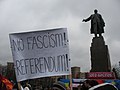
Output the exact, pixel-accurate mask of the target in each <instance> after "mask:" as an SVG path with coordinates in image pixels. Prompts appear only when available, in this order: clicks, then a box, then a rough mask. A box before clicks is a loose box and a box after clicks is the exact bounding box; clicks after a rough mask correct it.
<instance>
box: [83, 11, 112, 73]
mask: <svg viewBox="0 0 120 90" xmlns="http://www.w3.org/2000/svg"><path fill="white" fill-rule="evenodd" d="M90 20H91V29H90V30H91V34H94V35H95V37H93V39H92V43H91V47H90V53H91V70H90V72H109V71H111V62H110V56H109V49H108V46H107V45H105V41H104V38H103V36H102V33H104V27H105V22H104V20H103V18H102V16H101V15H100V14H99V13H98V10H96V9H95V10H94V14H92V15H91V16H90V17H88V18H87V19H83V22H87V21H90Z"/></svg>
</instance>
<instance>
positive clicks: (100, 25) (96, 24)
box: [83, 9, 105, 37]
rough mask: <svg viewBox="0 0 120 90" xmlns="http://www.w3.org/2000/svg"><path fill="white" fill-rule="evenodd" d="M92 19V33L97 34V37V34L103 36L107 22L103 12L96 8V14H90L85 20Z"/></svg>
mask: <svg viewBox="0 0 120 90" xmlns="http://www.w3.org/2000/svg"><path fill="white" fill-rule="evenodd" d="M90 20H91V29H90V30H91V34H95V37H97V34H99V36H102V33H104V27H105V22H104V20H103V18H102V16H101V14H99V13H98V10H97V9H95V10H94V14H92V15H90V17H88V18H87V19H83V22H87V21H90Z"/></svg>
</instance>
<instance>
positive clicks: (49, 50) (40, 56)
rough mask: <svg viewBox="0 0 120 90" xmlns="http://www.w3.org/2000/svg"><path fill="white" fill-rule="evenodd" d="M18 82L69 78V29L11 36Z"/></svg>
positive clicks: (12, 34)
mask: <svg viewBox="0 0 120 90" xmlns="http://www.w3.org/2000/svg"><path fill="white" fill-rule="evenodd" d="M9 37H10V44H11V50H12V55H13V60H14V65H15V72H16V77H17V81H23V80H26V79H33V78H40V77H48V76H58V75H69V74H70V56H69V43H68V41H69V40H68V33H67V29H66V28H57V29H50V30H42V31H32V32H22V33H11V34H9Z"/></svg>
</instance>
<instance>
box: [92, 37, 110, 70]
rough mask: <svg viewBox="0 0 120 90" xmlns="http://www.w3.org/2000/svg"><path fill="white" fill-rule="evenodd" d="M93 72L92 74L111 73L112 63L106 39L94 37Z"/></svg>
mask: <svg viewBox="0 0 120 90" xmlns="http://www.w3.org/2000/svg"><path fill="white" fill-rule="evenodd" d="M90 51H91V70H90V72H110V71H111V63H110V56H109V51H108V46H107V45H105V42H104V38H103V37H102V36H100V37H93V39H92V43H91V47H90Z"/></svg>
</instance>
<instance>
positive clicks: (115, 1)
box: [0, 0, 120, 71]
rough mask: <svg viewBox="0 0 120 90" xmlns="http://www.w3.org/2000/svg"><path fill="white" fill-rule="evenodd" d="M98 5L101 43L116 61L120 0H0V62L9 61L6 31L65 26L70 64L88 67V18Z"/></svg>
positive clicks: (119, 53)
mask: <svg viewBox="0 0 120 90" xmlns="http://www.w3.org/2000/svg"><path fill="white" fill-rule="evenodd" d="M94 9H98V11H99V13H100V14H101V15H102V17H103V19H104V21H105V24H106V26H105V33H104V34H103V36H104V39H105V43H106V45H108V48H109V53H110V60H111V63H112V65H115V64H117V63H118V62H119V61H120V0H0V31H1V32H0V63H1V64H6V63H7V62H9V61H10V62H11V61H13V60H12V54H11V49H10V42H9V33H13V32H22V31H34V30H45V29H52V28H64V27H65V28H67V29H68V35H69V41H70V42H69V45H70V47H69V48H70V56H71V65H72V66H80V67H81V71H89V70H90V64H91V60H90V46H91V41H92V38H93V35H91V34H90V22H87V23H83V22H82V19H83V18H87V17H88V16H90V15H91V14H92V13H93V10H94Z"/></svg>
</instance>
